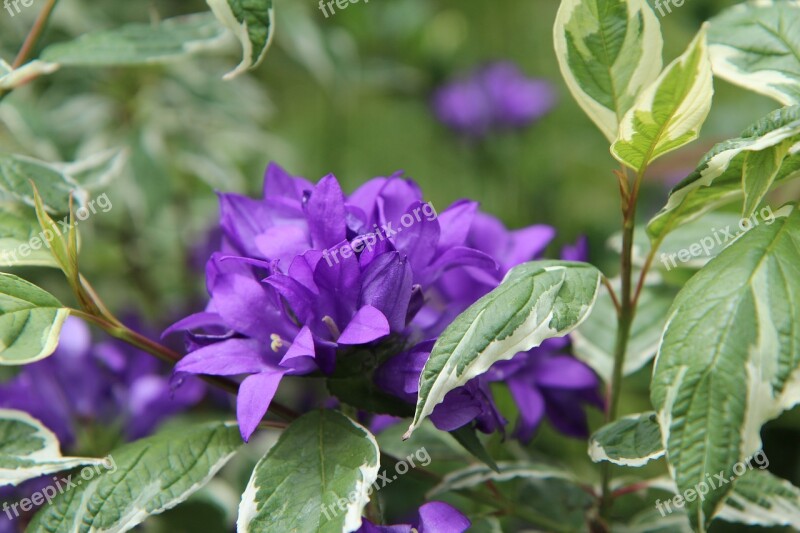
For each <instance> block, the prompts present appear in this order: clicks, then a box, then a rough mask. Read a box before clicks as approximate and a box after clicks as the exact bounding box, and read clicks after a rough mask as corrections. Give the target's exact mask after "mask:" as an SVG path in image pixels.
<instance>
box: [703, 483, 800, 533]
mask: <svg viewBox="0 0 800 533" xmlns="http://www.w3.org/2000/svg"><path fill="white" fill-rule="evenodd" d="M718 516H719V518H720V519H722V520H725V521H727V522H738V523H740V524H748V525H751V526H790V527H791V528H792V529H794V530H796V531H797V530H800V489H798V488H797V487H795V486H794V485H792V484H791V483H789V482H788V481H786V480H784V479H781V478H779V477H777V476H774V475H772V474H770V473H769V472H767V471H765V470H753V471H748V472H747V473H746V474H745V475H744V476H742V477H741V478H739V479H738V480H737V481H736V484H735V485H734V486H733V492H732V493H731V495H730V496H728V499H727V500H726V501H725V506H724V507H723V508H722V511H720V513H719V515H718Z"/></svg>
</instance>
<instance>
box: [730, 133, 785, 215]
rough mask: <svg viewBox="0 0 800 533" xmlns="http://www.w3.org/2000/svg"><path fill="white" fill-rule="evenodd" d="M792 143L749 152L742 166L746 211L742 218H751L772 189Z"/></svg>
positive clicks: (783, 143)
mask: <svg viewBox="0 0 800 533" xmlns="http://www.w3.org/2000/svg"><path fill="white" fill-rule="evenodd" d="M789 148H791V141H784V142H782V143H781V144H776V145H775V146H770V147H769V148H765V149H764V150H761V151H759V152H747V153H746V154H745V156H744V164H743V166H742V190H743V191H744V210H743V212H742V218H750V217H751V216H752V215H753V213H755V211H756V209H758V206H759V205H760V204H761V201H762V200H763V199H764V197H765V196H766V195H767V193H768V192H769V190H770V189H771V188H772V184H773V183H774V182H775V178H777V177H778V172H780V170H781V166H782V165H783V160H784V159H785V158H786V155H787V154H788V153H789Z"/></svg>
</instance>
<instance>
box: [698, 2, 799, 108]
mask: <svg viewBox="0 0 800 533" xmlns="http://www.w3.org/2000/svg"><path fill="white" fill-rule="evenodd" d="M710 22H711V29H710V30H709V33H708V42H709V51H710V53H711V63H712V65H713V67H714V74H716V75H717V76H719V77H720V78H723V79H725V80H727V81H729V82H731V83H734V84H736V85H739V86H741V87H744V88H746V89H750V90H751V91H755V92H758V93H761V94H764V95H766V96H769V97H772V98H774V99H776V100H777V101H779V102H780V103H782V104H783V105H792V104H800V2H798V1H797V0H775V1H771V0H759V1H758V2H743V3H741V4H739V5H737V6H734V7H732V8H730V9H728V10H726V11H724V12H722V13H721V14H720V15H717V16H716V17H714V18H713V19H711V21H710Z"/></svg>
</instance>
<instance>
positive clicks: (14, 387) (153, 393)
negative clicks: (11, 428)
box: [0, 317, 205, 447]
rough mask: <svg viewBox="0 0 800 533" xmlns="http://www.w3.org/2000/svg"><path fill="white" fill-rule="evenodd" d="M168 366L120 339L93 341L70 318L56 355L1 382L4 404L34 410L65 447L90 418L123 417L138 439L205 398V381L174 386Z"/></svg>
mask: <svg viewBox="0 0 800 533" xmlns="http://www.w3.org/2000/svg"><path fill="white" fill-rule="evenodd" d="M163 370H164V369H163V367H162V365H161V364H160V363H159V361H158V360H156V359H155V358H154V357H153V356H151V355H149V354H145V353H142V352H140V351H138V350H135V349H133V348H130V347H128V346H127V345H125V344H122V343H120V342H118V341H109V342H102V343H97V344H93V343H92V338H91V334H90V332H89V328H88V326H87V325H86V324H85V323H84V322H82V321H81V320H79V319H77V318H72V317H70V318H68V319H67V321H66V322H65V323H64V328H63V330H62V333H61V338H60V340H59V345H58V349H57V350H56V351H55V353H54V354H53V355H52V356H50V357H48V358H47V359H44V360H42V361H39V362H37V363H33V364H30V365H27V366H25V367H23V368H22V370H21V371H20V373H19V374H18V375H17V376H15V377H14V378H13V379H12V380H10V381H8V382H6V383H2V384H0V407H4V408H9V409H18V410H21V411H25V412H27V413H29V414H30V415H31V416H33V417H34V418H37V419H38V420H40V421H41V422H42V423H43V424H44V425H45V426H47V427H48V428H49V429H50V430H51V431H53V432H54V433H55V434H56V435H57V436H58V438H59V440H60V441H61V443H62V445H63V446H65V447H70V446H72V445H73V444H74V443H75V440H76V437H77V430H78V428H79V426H80V425H81V424H82V423H85V422H96V423H100V424H111V423H119V422H120V421H121V422H122V423H123V424H124V432H125V437H126V438H127V439H128V440H135V439H138V438H141V437H143V436H146V435H147V434H149V433H151V432H152V431H153V430H154V429H155V428H156V427H157V426H158V424H159V423H161V422H162V421H163V420H165V419H166V418H168V417H169V416H171V415H173V414H175V413H178V412H180V411H182V410H185V409H186V408H187V407H189V406H192V405H194V404H196V403H198V402H199V401H200V400H201V399H202V397H203V394H204V391H205V387H204V386H203V385H202V383H200V382H198V381H197V380H196V379H194V378H191V379H187V380H186V383H184V384H182V386H180V387H177V388H175V387H174V386H173V385H172V384H171V383H170V377H169V375H168V374H166V373H165V372H164V371H163Z"/></svg>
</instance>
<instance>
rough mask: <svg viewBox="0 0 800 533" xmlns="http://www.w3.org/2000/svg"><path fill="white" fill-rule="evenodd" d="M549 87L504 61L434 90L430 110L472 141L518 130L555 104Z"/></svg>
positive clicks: (553, 95)
mask: <svg viewBox="0 0 800 533" xmlns="http://www.w3.org/2000/svg"><path fill="white" fill-rule="evenodd" d="M555 99H556V98H555V92H554V90H553V87H552V86H551V85H550V84H549V83H548V82H547V81H544V80H539V79H532V78H528V77H526V76H525V74H524V73H523V72H522V71H521V70H520V69H519V67H518V66H517V65H515V64H514V63H511V62H508V61H502V62H496V63H491V64H489V65H487V66H485V67H483V68H480V69H478V70H476V71H474V72H472V73H471V74H469V75H468V76H467V77H465V78H462V79H459V80H455V81H453V82H451V83H449V84H447V85H445V86H443V87H441V88H440V89H438V90H437V91H436V93H435V94H434V96H433V109H434V112H435V114H436V116H437V118H438V119H439V120H440V121H441V122H442V123H444V124H445V125H447V126H448V127H450V128H451V129H453V130H455V131H457V132H459V133H462V134H464V135H467V136H469V137H473V138H480V137H484V136H485V135H487V134H488V133H490V132H492V131H504V130H509V129H515V128H522V127H525V126H527V125H529V124H530V123H532V122H533V121H535V120H536V119H538V118H540V117H542V116H543V115H544V114H545V113H547V112H548V111H549V110H550V109H551V108H552V107H553V105H554V104H555Z"/></svg>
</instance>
